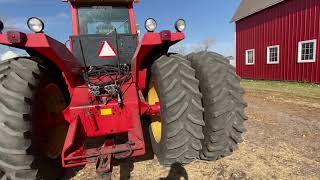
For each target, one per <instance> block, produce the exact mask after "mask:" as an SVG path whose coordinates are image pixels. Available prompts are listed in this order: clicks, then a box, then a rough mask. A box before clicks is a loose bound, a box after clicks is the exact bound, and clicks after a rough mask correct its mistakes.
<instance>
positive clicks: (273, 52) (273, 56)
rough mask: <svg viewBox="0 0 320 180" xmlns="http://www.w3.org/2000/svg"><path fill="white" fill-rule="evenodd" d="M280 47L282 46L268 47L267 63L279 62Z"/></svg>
mask: <svg viewBox="0 0 320 180" xmlns="http://www.w3.org/2000/svg"><path fill="white" fill-rule="evenodd" d="M279 49H280V46H279V45H276V46H269V47H268V48H267V63H268V64H279Z"/></svg>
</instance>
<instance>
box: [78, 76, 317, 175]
mask: <svg viewBox="0 0 320 180" xmlns="http://www.w3.org/2000/svg"><path fill="white" fill-rule="evenodd" d="M243 86H244V87H245V89H246V91H247V93H246V97H245V99H246V100H247V102H248V105H249V107H248V108H247V114H248V116H249V120H248V121H247V122H246V127H247V129H248V132H247V133H246V134H245V137H244V142H243V143H242V144H241V145H240V147H239V149H238V150H237V151H236V152H235V153H234V154H233V155H231V156H229V157H227V158H224V159H222V160H219V161H216V162H203V161H196V162H194V163H192V164H191V165H188V166H186V167H180V166H175V167H171V168H164V167H161V166H160V165H159V164H158V162H157V160H155V159H154V160H147V161H142V162H135V163H132V162H131V161H129V160H127V161H125V162H122V163H121V164H120V165H117V166H115V167H114V170H113V171H114V173H113V179H119V178H120V177H121V179H136V180H141V179H180V178H181V179H183V177H184V178H185V179H195V180H202V179H320V86H315V85H314V86H312V85H307V84H298V83H279V82H268V81H267V82H263V81H243ZM72 179H75V180H78V179H95V169H94V166H87V167H86V168H84V169H82V170H81V171H79V172H78V173H77V175H76V176H75V177H73V178H72Z"/></svg>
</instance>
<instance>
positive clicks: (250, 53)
mask: <svg viewBox="0 0 320 180" xmlns="http://www.w3.org/2000/svg"><path fill="white" fill-rule="evenodd" d="M253 64H254V49H249V50H246V65H253Z"/></svg>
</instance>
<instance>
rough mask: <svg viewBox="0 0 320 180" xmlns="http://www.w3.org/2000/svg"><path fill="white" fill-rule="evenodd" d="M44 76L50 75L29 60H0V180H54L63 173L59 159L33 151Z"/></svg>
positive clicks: (35, 148)
mask: <svg viewBox="0 0 320 180" xmlns="http://www.w3.org/2000/svg"><path fill="white" fill-rule="evenodd" d="M44 77H49V75H48V70H41V68H40V66H39V64H38V63H36V62H35V61H32V60H30V59H27V58H16V59H10V60H6V61H2V62H0V171H1V174H0V178H1V179H37V178H40V179H56V178H57V177H58V176H59V175H61V174H60V173H62V171H61V168H59V167H61V163H59V160H49V158H43V157H42V156H40V155H39V153H38V152H36V151H37V150H38V148H39V147H38V145H36V144H35V138H36V137H34V121H35V117H36V116H35V115H34V114H33V112H34V111H35V109H34V108H35V107H36V106H35V105H36V104H37V103H38V102H37V101H38V99H37V98H36V95H37V94H39V93H40V88H41V84H42V80H43V78H44ZM53 78H56V77H53ZM45 79H48V78H45ZM42 121H43V120H42ZM36 154H37V155H36ZM44 173H47V174H46V175H47V176H46V175H45V174H44Z"/></svg>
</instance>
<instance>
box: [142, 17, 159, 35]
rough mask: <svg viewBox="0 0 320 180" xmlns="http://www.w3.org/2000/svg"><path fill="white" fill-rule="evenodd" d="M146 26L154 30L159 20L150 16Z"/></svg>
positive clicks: (149, 29)
mask: <svg viewBox="0 0 320 180" xmlns="http://www.w3.org/2000/svg"><path fill="white" fill-rule="evenodd" d="M144 26H145V28H146V30H147V31H148V32H154V31H155V30H156V28H157V22H156V20H154V19H153V18H149V19H147V20H146V22H145V25H144Z"/></svg>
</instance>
